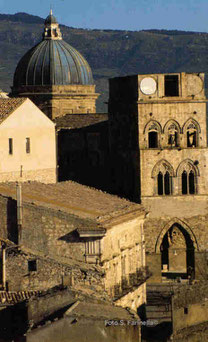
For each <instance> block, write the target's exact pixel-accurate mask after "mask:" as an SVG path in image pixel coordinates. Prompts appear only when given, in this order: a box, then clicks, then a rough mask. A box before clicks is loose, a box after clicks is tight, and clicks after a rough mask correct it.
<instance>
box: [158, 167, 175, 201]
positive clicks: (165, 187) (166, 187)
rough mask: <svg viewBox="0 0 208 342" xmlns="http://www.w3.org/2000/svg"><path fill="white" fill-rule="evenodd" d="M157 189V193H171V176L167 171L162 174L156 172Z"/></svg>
mask: <svg viewBox="0 0 208 342" xmlns="http://www.w3.org/2000/svg"><path fill="white" fill-rule="evenodd" d="M157 189H158V191H157V192H158V195H171V193H172V178H171V176H170V173H169V172H168V171H166V172H165V174H163V173H162V172H159V173H158V176H157Z"/></svg>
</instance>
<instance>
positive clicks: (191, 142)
mask: <svg viewBox="0 0 208 342" xmlns="http://www.w3.org/2000/svg"><path fill="white" fill-rule="evenodd" d="M186 139H187V147H197V146H198V130H197V126H196V125H195V123H194V122H191V123H190V124H189V125H188V126H187V129H186Z"/></svg>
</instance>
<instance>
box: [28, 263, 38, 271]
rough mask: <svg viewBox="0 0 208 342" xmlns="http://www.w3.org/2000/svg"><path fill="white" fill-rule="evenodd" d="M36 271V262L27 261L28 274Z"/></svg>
mask: <svg viewBox="0 0 208 342" xmlns="http://www.w3.org/2000/svg"><path fill="white" fill-rule="evenodd" d="M35 271H37V260H29V261H28V272H35Z"/></svg>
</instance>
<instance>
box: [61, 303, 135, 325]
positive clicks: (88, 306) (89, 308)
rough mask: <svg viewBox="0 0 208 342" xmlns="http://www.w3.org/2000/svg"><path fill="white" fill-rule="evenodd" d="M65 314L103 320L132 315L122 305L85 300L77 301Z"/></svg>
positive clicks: (131, 318)
mask: <svg viewBox="0 0 208 342" xmlns="http://www.w3.org/2000/svg"><path fill="white" fill-rule="evenodd" d="M65 315H66V316H70V315H72V316H76V317H87V318H92V319H103V320H105V319H108V320H120V319H122V320H127V321H129V320H133V317H132V315H131V314H130V313H129V312H128V311H127V310H126V309H124V308H122V307H118V306H114V305H109V304H103V303H92V302H86V301H85V302H80V301H77V302H76V303H75V304H73V305H72V307H71V308H69V309H68V311H66V313H65Z"/></svg>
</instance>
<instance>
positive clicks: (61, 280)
mask: <svg viewBox="0 0 208 342" xmlns="http://www.w3.org/2000/svg"><path fill="white" fill-rule="evenodd" d="M30 262H35V269H34V268H32V269H31V268H30V267H31V266H30V265H29V263H30ZM33 267H34V266H33ZM6 281H7V287H8V289H9V291H24V290H39V291H44V290H46V289H50V288H53V287H55V286H60V285H66V286H69V287H70V288H71V289H76V291H77V292H79V291H80V292H83V293H87V294H91V295H92V296H95V297H98V298H107V297H108V296H107V294H106V293H105V291H104V280H103V270H102V269H101V268H99V267H98V266H90V265H87V264H84V263H83V264H81V263H80V264H79V263H77V262H76V261H75V260H72V261H71V262H69V263H68V264H67V263H64V262H63V261H57V260H55V259H52V258H50V257H44V256H41V255H40V254H38V255H36V254H32V253H29V252H26V251H24V252H23V251H21V250H12V251H11V250H10V251H8V252H7V257H6Z"/></svg>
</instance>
